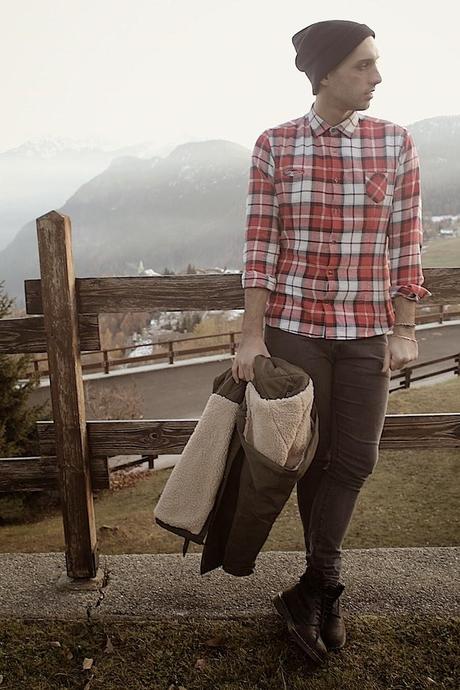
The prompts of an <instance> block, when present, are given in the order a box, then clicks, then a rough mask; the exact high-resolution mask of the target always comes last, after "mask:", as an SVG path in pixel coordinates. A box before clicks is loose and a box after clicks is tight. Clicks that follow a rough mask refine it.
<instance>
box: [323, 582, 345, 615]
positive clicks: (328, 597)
mask: <svg viewBox="0 0 460 690" xmlns="http://www.w3.org/2000/svg"><path fill="white" fill-rule="evenodd" d="M344 589H345V587H344V585H343V584H341V583H338V584H337V585H335V586H332V587H331V586H328V587H325V588H324V590H323V602H322V603H323V612H322V613H323V617H324V618H327V617H328V616H329V615H330V614H331V613H335V614H337V615H338V613H339V598H340V595H341V594H342V592H343V590H344Z"/></svg>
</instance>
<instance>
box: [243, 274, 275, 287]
mask: <svg viewBox="0 0 460 690" xmlns="http://www.w3.org/2000/svg"><path fill="white" fill-rule="evenodd" d="M241 285H242V286H243V288H252V287H256V288H265V289H266V290H274V289H275V287H276V278H275V277H273V276H269V275H266V274H265V273H259V272H258V271H243V273H242V274H241Z"/></svg>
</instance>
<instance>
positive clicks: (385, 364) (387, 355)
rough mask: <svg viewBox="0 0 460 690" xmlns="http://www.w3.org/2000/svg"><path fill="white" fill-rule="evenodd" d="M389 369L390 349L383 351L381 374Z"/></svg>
mask: <svg viewBox="0 0 460 690" xmlns="http://www.w3.org/2000/svg"><path fill="white" fill-rule="evenodd" d="M389 368H390V348H389V347H387V348H386V350H385V358H384V360H383V366H382V373H386V372H387V371H388V370H389Z"/></svg>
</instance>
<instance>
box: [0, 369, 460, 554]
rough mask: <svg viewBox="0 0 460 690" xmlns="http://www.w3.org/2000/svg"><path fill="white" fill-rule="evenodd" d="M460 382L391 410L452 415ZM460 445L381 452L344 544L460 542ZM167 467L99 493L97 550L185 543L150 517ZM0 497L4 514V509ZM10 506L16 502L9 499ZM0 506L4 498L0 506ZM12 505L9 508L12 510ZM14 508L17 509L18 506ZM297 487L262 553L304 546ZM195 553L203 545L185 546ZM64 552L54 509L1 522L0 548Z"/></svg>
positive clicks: (415, 393)
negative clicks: (128, 485) (459, 498)
mask: <svg viewBox="0 0 460 690" xmlns="http://www.w3.org/2000/svg"><path fill="white" fill-rule="evenodd" d="M459 393H460V379H458V378H453V379H451V380H449V381H446V382H443V383H438V384H435V385H432V386H426V387H420V388H412V389H409V390H403V391H398V392H396V393H392V394H391V395H390V398H389V405H388V412H389V413H408V412H432V411H437V412H451V411H454V410H457V409H458V407H459V405H458V400H459V399H460V396H459ZM458 455H459V453H458V449H456V448H453V449H442V450H436V449H427V450H423V449H414V450H410V451H407V450H404V451H395V450H385V451H381V452H380V458H379V462H378V463H377V466H376V468H375V470H374V473H373V474H372V475H371V477H370V478H369V479H368V481H367V482H366V484H365V485H364V487H363V489H362V490H361V492H360V495H359V498H358V503H357V506H356V509H355V512H354V515H353V519H352V521H351V524H350V528H349V531H348V534H347V536H346V538H345V541H344V548H372V547H378V546H440V545H442V546H452V545H458V544H459V534H460V530H459V518H458V505H457V496H456V486H458V481H459V477H460V463H459V459H458ZM170 472H171V469H164V470H159V471H155V472H150V473H149V472H146V473H144V475H143V478H142V479H139V481H138V482H137V483H136V484H135V485H134V486H133V487H131V488H126V489H123V490H121V491H116V492H112V491H109V490H107V491H103V492H101V494H100V495H99V496H98V497H97V498H96V500H95V512H96V524H97V525H98V542H99V550H100V552H101V553H106V554H117V553H177V552H180V551H181V549H182V544H183V540H182V539H181V538H179V537H177V536H176V535H174V534H172V533H170V532H168V531H166V530H164V529H162V528H160V527H158V525H156V524H154V522H153V508H154V505H155V504H156V501H157V500H158V498H159V496H160V494H161V491H162V489H163V487H164V485H165V482H166V481H167V479H168V477H169V475H170ZM7 500H9V501H10V503H11V499H3V510H2V513H3V514H6V509H7V508H8V505H7ZM13 503H14V502H13ZM0 505H1V503H0ZM14 507H15V506H14V505H13V506H10V508H11V509H12V511H13V513H14ZM16 507H17V506H16ZM303 549H304V542H303V531H302V525H301V521H300V515H299V512H298V508H297V499H296V492H295V491H294V492H293V494H292V495H291V497H290V499H289V501H288V502H287V503H286V505H285V507H284V509H283V511H282V513H281V515H280V516H279V518H278V520H277V521H276V523H275V525H274V527H273V529H272V531H271V533H270V536H269V538H268V540H267V542H266V544H265V545H264V550H272V551H273V550H274V551H284V550H287V551H290V550H294V551H295V550H303ZM189 550H190V551H191V552H192V553H193V552H200V551H201V546H199V545H197V544H193V543H192V544H190V549H189ZM48 551H64V533H63V526H62V518H61V515H60V513H59V511H58V510H54V511H52V512H51V513H50V514H49V515H47V516H46V517H45V518H44V519H41V520H36V521H34V522H25V523H22V524H16V523H14V522H12V523H11V524H4V525H3V526H1V527H0V552H2V553H5V552H6V553H7V552H25V553H27V552H48Z"/></svg>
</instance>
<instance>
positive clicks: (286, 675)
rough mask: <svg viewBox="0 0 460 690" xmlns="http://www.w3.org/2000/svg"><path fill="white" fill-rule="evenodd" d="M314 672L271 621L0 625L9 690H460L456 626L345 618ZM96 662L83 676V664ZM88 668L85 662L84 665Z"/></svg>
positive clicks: (1, 668) (438, 621) (0, 667)
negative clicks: (335, 647) (343, 636)
mask: <svg viewBox="0 0 460 690" xmlns="http://www.w3.org/2000/svg"><path fill="white" fill-rule="evenodd" d="M346 620H347V632H348V641H347V644H346V646H345V648H344V649H343V650H341V651H340V652H338V653H334V652H332V653H330V654H329V657H328V659H327V661H326V665H325V666H324V667H322V668H320V669H318V668H315V667H313V666H312V665H311V663H310V662H309V661H308V659H307V658H306V657H305V656H304V655H303V653H302V652H301V650H300V649H298V648H297V646H296V645H295V644H294V643H293V642H292V641H291V639H290V638H289V636H288V633H287V630H286V628H285V626H284V624H283V622H282V621H280V620H279V619H278V618H277V617H276V614H274V615H273V618H272V617H269V616H268V617H264V618H260V619H257V620H254V619H246V620H243V621H241V620H240V621H214V620H211V621H206V622H197V621H156V622H154V621H153V622H149V623H132V622H129V623H126V622H113V623H101V622H99V623H93V624H91V623H86V622H82V623H77V622H33V621H32V622H27V621H25V622H15V621H13V622H6V621H3V622H1V623H0V674H2V675H3V683H2V684H1V687H2V688H8V689H12V690H13V689H14V690H22V689H23V688H24V689H27V690H32V689H33V690H57V689H60V688H66V689H67V690H73V689H74V688H75V689H76V688H78V689H79V690H81V689H82V688H86V689H87V690H120V689H123V690H124V689H125V688H129V689H130V690H138V689H139V690H141V689H142V690H146V689H147V688H148V690H179V688H185V689H186V690H208V689H209V690H248V689H251V690H282V689H283V688H286V689H287V688H289V690H300V689H302V690H310V689H311V690H355V689H356V690H380V689H381V690H402V689H403V688H405V689H407V688H412V689H413V690H424V689H425V688H440V689H446V690H447V689H454V688H455V689H456V688H458V687H459V684H460V677H459V668H458V663H459V658H458V648H459V643H460V621H459V620H458V619H454V618H449V617H447V616H446V617H445V618H423V617H417V616H393V617H391V616H385V617H380V616H375V615H372V616H371V615H367V616H364V615H362V616H353V617H351V616H350V617H347V619H346ZM85 658H86V659H90V660H92V665H91V668H89V669H87V670H84V669H83V664H84V660H85ZM89 663H90V662H87V665H89Z"/></svg>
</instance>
